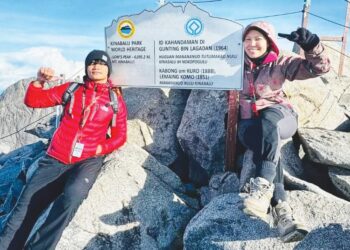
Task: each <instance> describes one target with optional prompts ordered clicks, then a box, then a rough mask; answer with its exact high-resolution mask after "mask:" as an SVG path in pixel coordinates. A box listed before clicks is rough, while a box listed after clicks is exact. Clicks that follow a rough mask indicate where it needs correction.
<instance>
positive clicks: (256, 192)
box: [249, 178, 270, 199]
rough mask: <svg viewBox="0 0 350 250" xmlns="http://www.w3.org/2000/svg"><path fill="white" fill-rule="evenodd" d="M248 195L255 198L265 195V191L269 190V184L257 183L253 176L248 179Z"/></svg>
mask: <svg viewBox="0 0 350 250" xmlns="http://www.w3.org/2000/svg"><path fill="white" fill-rule="evenodd" d="M249 186H250V194H249V195H250V196H254V197H256V198H258V199H259V198H261V197H262V196H264V195H265V193H266V192H267V191H268V190H269V188H270V186H269V185H266V184H262V183H257V181H256V180H255V179H253V178H251V179H250V185H249Z"/></svg>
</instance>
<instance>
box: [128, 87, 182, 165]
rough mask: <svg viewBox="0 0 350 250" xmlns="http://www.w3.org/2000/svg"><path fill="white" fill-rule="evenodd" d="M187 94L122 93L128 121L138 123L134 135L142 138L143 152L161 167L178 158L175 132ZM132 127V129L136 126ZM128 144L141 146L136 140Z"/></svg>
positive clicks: (136, 90)
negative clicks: (147, 153) (132, 143)
mask: <svg viewBox="0 0 350 250" xmlns="http://www.w3.org/2000/svg"><path fill="white" fill-rule="evenodd" d="M188 94H189V91H188V90H179V89H143V88H124V89H123V95H124V99H125V101H126V104H127V108H128V119H129V120H131V121H132V120H138V121H139V122H138V125H139V129H138V132H137V134H136V135H137V136H140V135H141V136H142V137H143V138H142V140H143V143H144V144H145V145H143V146H142V147H143V149H145V150H146V151H147V152H149V153H150V154H152V155H153V156H154V157H155V158H156V159H157V160H158V161H160V162H161V163H162V164H164V165H169V164H171V163H172V162H174V161H175V159H176V158H177V157H178V153H179V150H180V147H179V144H178V142H177V138H176V131H177V129H178V127H179V125H180V122H181V118H182V114H183V112H184V109H185V106H186V101H187V97H188ZM133 125H134V127H135V126H136V125H137V124H136V123H134V124H133ZM135 128H137V127H135ZM136 130H137V129H136ZM128 135H130V133H129V134H128ZM131 136H133V135H131ZM131 140H133V141H135V140H137V141H138V142H141V143H142V140H140V139H131Z"/></svg>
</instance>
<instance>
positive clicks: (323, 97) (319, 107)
mask: <svg viewBox="0 0 350 250" xmlns="http://www.w3.org/2000/svg"><path fill="white" fill-rule="evenodd" d="M284 91H285V93H286V94H287V96H288V97H289V100H290V102H291V103H292V105H293V107H294V109H295V110H296V111H297V113H298V115H299V118H298V121H299V126H300V127H320V128H326V129H335V128H337V127H338V126H339V125H340V124H342V123H343V122H344V121H346V120H347V118H346V116H345V114H344V109H343V108H341V107H340V106H339V104H338V99H337V98H336V97H335V96H334V94H333V90H332V89H331V88H330V87H328V86H326V84H325V83H323V81H322V79H321V78H320V77H318V78H313V79H308V80H302V81H298V80H295V81H293V82H287V83H286V84H285V85H284Z"/></svg>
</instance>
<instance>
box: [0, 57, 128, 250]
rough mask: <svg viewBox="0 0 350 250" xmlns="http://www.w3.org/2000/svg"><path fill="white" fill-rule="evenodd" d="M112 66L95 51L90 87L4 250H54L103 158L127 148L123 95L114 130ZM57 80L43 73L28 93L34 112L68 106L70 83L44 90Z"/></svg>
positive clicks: (31, 184)
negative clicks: (43, 214) (38, 222)
mask: <svg viewBox="0 0 350 250" xmlns="http://www.w3.org/2000/svg"><path fill="white" fill-rule="evenodd" d="M111 66H112V65H111V60H110V58H109V56H108V54H107V53H106V52H104V51H100V50H93V51H91V52H90V53H89V54H88V55H87V57H86V60H85V74H86V75H85V77H84V84H82V85H81V86H79V88H78V89H77V90H76V91H75V92H74V93H73V95H72V97H71V99H70V100H69V102H68V103H67V105H66V106H65V108H64V111H63V114H62V120H61V123H60V125H59V127H58V128H57V130H56V131H55V133H54V135H53V138H52V140H51V143H50V146H49V148H48V150H47V153H46V156H44V157H43V158H42V159H41V160H40V161H39V163H38V169H37V170H36V172H35V173H34V175H33V176H32V178H31V179H30V180H29V181H28V183H27V184H26V186H25V187H24V189H23V191H22V193H21V195H20V197H19V199H18V201H17V203H16V205H15V207H14V209H13V211H12V213H11V215H10V218H9V219H8V220H7V224H6V226H5V228H4V230H3V231H2V232H1V234H0V249H23V248H25V249H54V248H55V246H56V244H57V243H58V241H59V239H60V237H61V235H62V232H63V230H64V228H65V227H66V226H67V225H68V223H69V221H70V220H71V219H72V217H73V216H74V214H75V211H76V210H77V209H78V207H79V205H80V204H81V202H82V201H83V200H84V199H85V198H86V197H87V195H88V192H89V190H90V188H91V187H92V185H93V183H94V182H95V180H96V178H97V175H98V173H99V171H100V169H101V166H102V163H103V156H104V155H106V154H108V153H111V152H112V151H114V150H116V149H117V148H119V147H120V146H122V145H123V144H124V143H125V141H126V127H127V125H126V119H127V111H126V105H125V103H124V100H123V97H122V96H121V94H120V92H117V93H118V95H117V98H116V99H117V101H118V113H117V118H116V120H115V122H113V124H112V120H113V118H114V115H115V114H114V111H113V109H112V105H111V98H110V89H111V88H113V85H112V82H111V80H110V79H109V76H110V73H111V69H112V67H111ZM53 75H54V72H53V70H52V69H50V68H40V69H39V71H38V77H37V80H36V81H33V82H31V83H30V84H29V87H28V89H27V92H26V96H25V99H24V102H25V104H26V105H27V106H28V107H32V108H46V107H52V106H56V105H61V104H62V101H63V99H62V98H63V94H64V93H65V92H66V90H67V88H68V87H69V85H70V83H65V84H63V85H59V86H56V87H53V88H49V89H44V87H43V86H44V83H45V81H47V80H51V79H52V77H53ZM109 129H110V132H111V133H110V136H108V135H107V134H108V130H109ZM51 202H53V206H52V208H51V210H50V212H49V214H48V216H47V219H46V220H45V222H44V224H43V225H42V226H41V227H40V228H39V230H38V231H37V232H36V233H35V234H34V235H33V237H31V238H30V239H28V236H29V233H30V232H31V230H32V228H33V226H34V224H35V222H36V220H37V218H38V216H39V215H40V214H41V212H42V211H43V210H44V209H46V208H47V207H48V205H49V204H50V203H51Z"/></svg>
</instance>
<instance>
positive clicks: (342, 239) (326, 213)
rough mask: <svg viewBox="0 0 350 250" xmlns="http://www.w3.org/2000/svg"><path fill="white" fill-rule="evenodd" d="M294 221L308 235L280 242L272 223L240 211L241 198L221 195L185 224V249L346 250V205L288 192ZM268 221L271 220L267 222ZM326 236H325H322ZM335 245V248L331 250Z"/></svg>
mask: <svg viewBox="0 0 350 250" xmlns="http://www.w3.org/2000/svg"><path fill="white" fill-rule="evenodd" d="M288 196H289V201H290V205H291V207H292V209H293V213H294V215H295V217H296V218H297V219H298V220H301V221H303V222H304V223H305V224H306V226H307V227H308V228H309V229H310V233H309V234H308V235H307V236H306V237H305V238H304V240H303V241H301V242H292V243H283V242H282V241H281V240H280V239H279V236H278V233H277V230H276V228H273V227H272V223H271V222H270V223H267V222H265V221H263V220H261V219H257V218H251V217H249V216H247V215H246V214H244V213H243V212H242V210H241V209H240V208H241V204H242V199H241V197H240V196H239V195H237V194H225V195H222V196H219V197H217V198H215V199H214V200H212V201H211V202H210V203H209V204H208V205H207V206H205V207H204V208H203V209H202V210H201V211H200V212H199V213H198V214H197V215H196V216H195V217H194V218H193V219H192V220H191V221H190V223H189V225H188V226H187V228H186V231H185V234H184V248H185V249H191V250H192V249H348V248H349V247H350V231H349V230H350V220H349V212H350V203H349V202H347V201H344V200H340V199H339V200H334V199H331V200H329V199H328V198H326V197H324V196H321V195H318V194H314V193H311V192H307V191H291V192H288ZM270 221H271V220H270ZM325 236H327V237H325ZM335 246H337V248H334V247H335Z"/></svg>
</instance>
